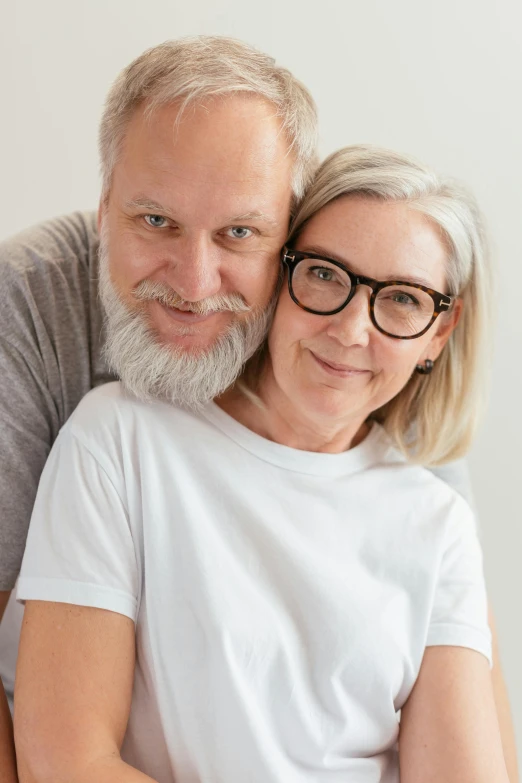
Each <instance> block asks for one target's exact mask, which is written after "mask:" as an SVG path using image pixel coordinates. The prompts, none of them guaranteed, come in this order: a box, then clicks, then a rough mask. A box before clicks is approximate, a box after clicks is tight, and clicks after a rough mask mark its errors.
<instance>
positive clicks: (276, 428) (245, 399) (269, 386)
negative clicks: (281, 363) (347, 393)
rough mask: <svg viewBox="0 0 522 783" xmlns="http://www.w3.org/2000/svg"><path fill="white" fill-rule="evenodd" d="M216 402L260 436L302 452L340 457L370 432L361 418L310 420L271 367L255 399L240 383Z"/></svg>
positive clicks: (316, 418)
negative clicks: (284, 389) (279, 384)
mask: <svg viewBox="0 0 522 783" xmlns="http://www.w3.org/2000/svg"><path fill="white" fill-rule="evenodd" d="M215 402H216V404H217V405H219V407H220V408H222V409H223V410H224V411H225V412H226V413H228V415H229V416H232V418H233V419H235V420H236V421H238V422H239V423H240V424H243V426H245V427H248V429H249V430H252V432H255V433H256V434H257V435H261V436H262V437H263V438H266V439H267V440H271V441H274V442H275V443H280V444H282V445H283V446H289V447H290V448H293V449H299V450H302V451H315V452H323V453H327V454H338V453H340V452H343V451H347V450H348V449H351V448H353V447H354V446H357V444H358V443H360V442H361V441H362V440H364V438H365V437H366V435H367V434H368V430H369V426H368V424H366V422H365V421H364V420H363V419H362V418H361V417H357V419H353V420H346V421H343V422H342V423H341V424H339V421H338V419H336V418H335V417H327V416H323V417H312V416H307V415H306V413H303V412H302V411H301V410H299V409H298V406H296V405H294V404H293V403H292V401H291V400H289V399H288V398H287V397H286V395H285V394H284V392H283V391H282V390H281V389H280V387H279V386H278V385H277V383H276V381H275V378H274V376H273V373H272V371H271V368H270V366H268V367H266V368H265V370H264V372H263V374H262V378H261V380H260V383H259V389H258V390H257V391H256V395H255V399H254V395H253V396H252V397H251V396H250V395H248V394H246V393H245V391H244V386H243V384H242V383H241V382H239V383H237V384H235V386H233V387H232V388H231V389H229V390H228V391H226V392H225V393H224V394H223V395H222V396H221V397H219V398H218V399H217V400H216V401H215Z"/></svg>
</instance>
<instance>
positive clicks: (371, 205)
mask: <svg viewBox="0 0 522 783" xmlns="http://www.w3.org/2000/svg"><path fill="white" fill-rule="evenodd" d="M296 247H297V249H299V250H310V251H313V252H317V253H319V254H321V255H326V256H329V257H331V258H334V259H335V260H337V261H341V262H342V263H344V264H346V266H348V267H349V268H350V269H351V270H352V271H353V272H355V273H358V274H364V275H367V276H368V277H374V278H376V279H378V280H386V279H393V278H395V279H401V277H402V278H408V279H410V278H413V277H415V278H417V279H418V281H419V282H424V284H425V285H428V286H432V287H434V288H437V286H442V285H444V283H445V277H446V266H447V258H448V253H447V248H446V246H445V243H444V240H443V238H442V236H441V234H440V231H439V230H438V229H437V227H436V226H435V225H434V224H433V223H432V222H431V221H430V220H429V219H428V218H427V217H426V216H425V215H423V214H422V213H421V212H419V211H418V210H415V209H412V208H411V207H410V206H409V205H408V204H406V203H404V202H393V201H381V200H377V199H374V198H368V197H364V196H348V197H344V198H340V199H337V200H336V201H333V202H331V203H330V204H327V205H326V206H325V207H323V209H321V210H319V211H318V212H317V213H316V214H315V215H314V216H313V217H312V218H310V220H309V221H308V223H307V224H306V226H305V227H304V229H303V231H302V232H301V234H300V235H299V238H298V240H297V242H296ZM437 290H441V288H439V289H437Z"/></svg>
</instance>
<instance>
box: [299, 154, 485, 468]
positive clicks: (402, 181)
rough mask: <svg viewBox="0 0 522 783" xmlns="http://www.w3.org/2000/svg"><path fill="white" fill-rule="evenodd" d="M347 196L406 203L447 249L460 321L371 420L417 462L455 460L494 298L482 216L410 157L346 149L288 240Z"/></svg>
mask: <svg viewBox="0 0 522 783" xmlns="http://www.w3.org/2000/svg"><path fill="white" fill-rule="evenodd" d="M353 195H363V196H367V197H368V198H376V199H380V200H384V201H400V202H405V203H407V204H408V206H409V207H410V208H411V209H414V210H417V211H419V212H422V213H423V214H424V215H425V216H426V217H427V218H428V219H429V220H430V221H431V223H432V224H434V225H435V226H436V227H437V229H438V230H439V231H440V233H441V236H442V237H443V239H444V241H445V244H446V245H447V248H448V268H447V284H448V288H449V293H450V294H452V295H454V296H458V297H459V298H460V299H461V300H462V303H463V308H462V315H461V318H460V321H459V323H458V325H457V327H456V328H455V329H454V331H453V332H452V334H451V336H450V338H449V340H448V343H447V344H446V345H445V347H444V348H443V350H442V353H441V355H440V356H439V358H438V360H437V361H436V363H435V367H434V369H433V372H432V373H431V375H430V376H429V377H428V378H421V377H420V376H419V375H418V374H417V373H414V374H413V375H412V377H411V378H410V380H409V382H408V383H407V384H406V386H405V387H404V388H403V389H402V391H400V392H399V394H398V395H397V396H396V397H394V399H393V400H391V401H390V402H389V403H387V404H386V405H385V406H383V408H381V409H380V410H379V411H377V412H376V413H375V414H374V415H373V418H375V419H377V420H378V421H380V422H381V423H382V424H383V426H384V427H385V428H386V430H387V431H388V432H389V433H390V435H391V436H392V437H393V439H394V440H395V442H396V443H397V445H398V446H399V448H401V450H402V451H403V452H404V453H405V454H407V456H408V457H409V458H410V459H412V460H414V461H416V462H421V463H423V464H426V465H430V464H431V465H436V464H442V463H444V462H447V461H449V460H452V459H456V458H457V457H460V456H462V455H463V454H464V453H465V452H466V451H467V450H468V448H469V446H470V442H471V439H472V437H473V434H474V432H475V428H476V425H477V422H478V418H479V414H480V412H481V411H482V408H483V403H484V391H485V389H486V382H485V377H484V375H485V372H486V370H487V368H488V366H489V348H490V337H491V331H492V324H491V320H492V318H491V316H492V313H491V301H492V298H493V297H492V292H491V268H490V263H489V253H488V248H487V242H486V237H485V231H484V223H483V218H482V216H481V214H480V212H479V209H478V207H477V204H476V202H475V200H474V198H473V197H472V196H471V195H470V194H469V193H468V192H467V191H466V190H464V189H463V188H462V187H461V186H460V185H458V184H456V183H455V182H453V181H452V180H448V179H444V178H441V177H439V176H438V175H437V174H435V173H434V172H433V171H431V169H429V168H427V167H426V166H424V165H423V164H421V163H419V162H418V161H416V160H414V159H413V158H411V157H408V156H406V155H401V154H399V153H396V152H393V151H391V150H387V149H381V148H379V147H372V146H362V145H361V146H352V147H346V148H344V149H341V150H339V151H338V152H335V153H334V154H333V155H330V157H328V158H327V159H326V160H325V161H324V163H323V164H322V165H321V167H320V169H319V170H318V171H317V174H316V177H315V179H314V181H313V183H312V185H311V187H310V188H309V190H308V192H307V193H306V195H305V197H304V199H303V201H302V203H301V204H300V206H299V208H298V211H297V213H296V215H295V217H294V219H293V222H292V226H291V228H290V240H289V241H290V243H291V242H292V241H295V240H296V239H297V237H298V236H299V234H300V232H301V231H302V230H303V228H304V226H305V225H306V223H307V221H308V220H310V218H312V217H313V216H314V215H315V214H316V213H317V212H318V211H319V210H321V209H323V208H324V207H325V206H326V205H327V204H329V203H331V202H332V201H334V200H335V199H338V198H344V197H349V196H353ZM441 317H443V316H441Z"/></svg>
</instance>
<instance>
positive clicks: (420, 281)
mask: <svg viewBox="0 0 522 783" xmlns="http://www.w3.org/2000/svg"><path fill="white" fill-rule="evenodd" d="M299 252H301V253H315V254H316V255H318V256H324V257H325V258H331V259H332V261H338V262H339V263H340V264H342V265H343V266H345V267H346V268H347V269H349V270H350V272H353V273H354V275H361V276H362V277H365V275H364V273H363V272H360V271H358V270H357V268H356V265H355V264H352V263H351V262H350V261H347V260H346V259H345V258H342V257H341V256H340V255H338V254H337V253H332V252H331V251H329V250H325V248H324V247H321V246H320V245H307V246H306V248H303V249H302V250H300V251H299ZM368 277H369V275H368ZM393 280H398V281H399V282H401V283H411V284H412V285H423V286H424V287H425V288H433V285H432V283H430V282H429V281H428V280H426V278H424V277H416V276H415V275H403V274H399V275H385V276H384V277H379V282H381V283H390V282H392V281H393Z"/></svg>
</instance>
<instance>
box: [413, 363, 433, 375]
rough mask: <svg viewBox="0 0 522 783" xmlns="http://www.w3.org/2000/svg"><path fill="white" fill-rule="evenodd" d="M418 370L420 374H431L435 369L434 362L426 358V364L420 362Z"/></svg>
mask: <svg viewBox="0 0 522 783" xmlns="http://www.w3.org/2000/svg"><path fill="white" fill-rule="evenodd" d="M415 369H416V371H417V372H418V373H419V375H429V374H430V372H431V371H432V370H433V362H432V361H431V359H426V361H425V362H424V364H418V365H417V366H416V367H415Z"/></svg>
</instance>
